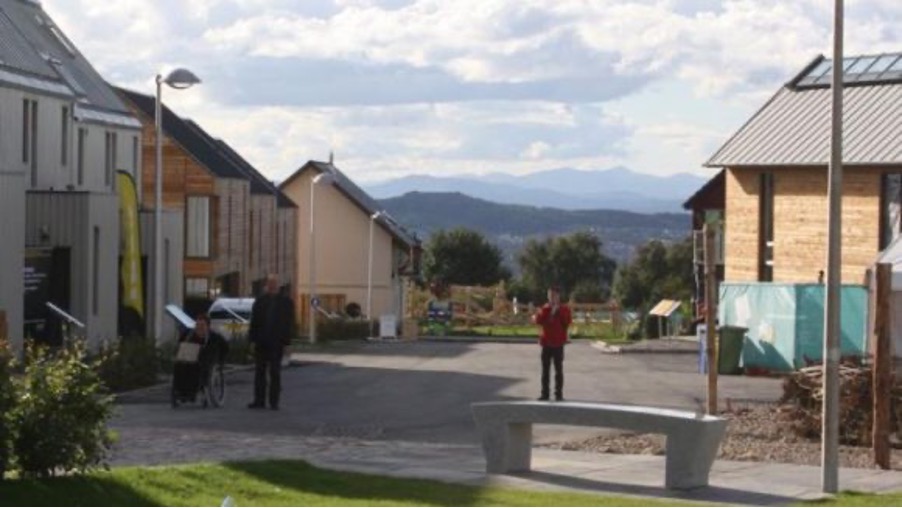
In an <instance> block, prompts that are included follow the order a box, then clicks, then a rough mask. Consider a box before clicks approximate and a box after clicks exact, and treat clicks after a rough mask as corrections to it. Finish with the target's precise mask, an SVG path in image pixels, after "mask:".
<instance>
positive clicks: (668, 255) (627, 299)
mask: <svg viewBox="0 0 902 508" xmlns="http://www.w3.org/2000/svg"><path fill="white" fill-rule="evenodd" d="M692 285H693V275H692V238H691V237H689V238H687V239H685V240H683V241H680V242H676V243H673V244H670V245H665V244H664V243H663V242H661V241H659V240H653V241H651V242H648V243H647V244H645V245H643V246H642V247H640V248H639V250H638V251H637V252H636V257H635V258H634V259H633V261H632V262H631V263H630V264H628V265H624V266H622V267H621V268H620V270H618V271H617V276H616V278H615V281H614V296H615V297H616V298H617V299H618V300H619V301H620V303H621V304H622V305H623V306H624V307H625V308H628V309H637V310H641V311H646V310H648V309H649V308H651V306H652V305H654V304H655V303H657V302H658V301H660V300H662V299H664V298H670V299H676V300H689V299H690V298H692Z"/></svg>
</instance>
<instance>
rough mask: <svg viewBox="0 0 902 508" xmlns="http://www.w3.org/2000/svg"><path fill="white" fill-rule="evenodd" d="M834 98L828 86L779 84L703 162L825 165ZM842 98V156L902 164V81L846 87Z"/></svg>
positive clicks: (850, 161)
mask: <svg viewBox="0 0 902 508" xmlns="http://www.w3.org/2000/svg"><path fill="white" fill-rule="evenodd" d="M830 97H831V89H830V88H801V89H798V88H794V87H792V86H791V85H787V86H785V87H783V88H781V89H780V90H779V91H778V92H777V93H776V95H774V96H773V97H772V98H771V99H770V101H768V102H767V103H766V104H765V105H764V106H763V107H762V108H761V109H760V110H758V112H757V113H755V115H754V116H752V118H750V119H749V120H748V122H746V124H745V125H743V126H742V127H741V128H740V129H739V131H738V132H737V133H736V134H734V135H733V137H732V138H730V139H729V140H728V141H727V142H726V143H725V144H724V145H723V146H722V147H721V148H720V150H718V151H717V153H715V154H714V155H713V156H712V157H711V159H710V160H709V161H708V162H707V163H705V165H706V166H709V167H728V166H823V165H827V164H828V162H829V160H830V118H831V116H830V115H831V102H830ZM843 102H844V106H843V161H844V162H845V163H846V164H855V165H899V164H902V83H882V84H859V85H858V86H850V87H845V88H843Z"/></svg>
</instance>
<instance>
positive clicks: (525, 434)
mask: <svg viewBox="0 0 902 508" xmlns="http://www.w3.org/2000/svg"><path fill="white" fill-rule="evenodd" d="M479 432H480V434H481V436H482V451H483V453H484V454H485V470H486V472H487V473H490V474H505V473H512V472H517V471H529V469H530V465H531V462H532V424H530V423H511V424H507V423H498V424H484V423H482V424H480V425H479Z"/></svg>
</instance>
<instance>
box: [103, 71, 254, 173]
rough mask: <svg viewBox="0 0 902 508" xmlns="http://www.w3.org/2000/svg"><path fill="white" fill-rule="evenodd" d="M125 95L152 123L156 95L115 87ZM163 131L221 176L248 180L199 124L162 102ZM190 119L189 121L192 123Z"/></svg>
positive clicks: (211, 170) (212, 171)
mask: <svg viewBox="0 0 902 508" xmlns="http://www.w3.org/2000/svg"><path fill="white" fill-rule="evenodd" d="M116 90H118V91H119V93H121V94H122V97H123V98H124V99H125V100H127V101H129V102H130V103H131V104H133V105H134V106H135V108H137V109H138V110H139V111H140V112H141V113H143V114H144V116H145V117H146V119H147V121H148V122H150V123H153V121H154V116H155V114H156V103H157V99H156V97H153V96H150V95H145V94H142V93H138V92H135V91H133V90H127V89H125V88H116ZM162 113H163V132H164V133H165V134H166V135H167V136H169V137H170V138H171V139H172V140H173V141H175V142H176V143H178V144H179V145H181V147H182V148H184V149H185V151H186V152H188V153H189V154H191V156H192V157H194V159H195V160H197V161H198V162H199V163H200V164H202V165H203V166H205V167H206V168H207V169H208V170H209V171H210V172H211V173H213V174H214V175H216V176H218V177H220V178H237V179H240V180H247V177H246V176H245V175H244V172H242V171H241V170H240V169H238V168H237V167H235V164H233V163H232V162H231V161H230V160H228V159H226V158H225V157H223V155H222V153H220V151H219V149H218V147H217V146H215V145H214V144H213V143H211V142H210V141H208V139H207V136H206V135H205V134H206V133H204V135H202V134H201V133H200V132H198V130H199V128H197V127H196V124H194V125H195V126H194V127H192V124H193V122H190V121H185V120H183V119H182V118H181V117H179V116H178V115H176V114H175V113H174V112H173V111H172V110H171V109H169V108H168V107H167V106H166V103H165V102H164V103H163V107H162ZM189 122H190V123H189Z"/></svg>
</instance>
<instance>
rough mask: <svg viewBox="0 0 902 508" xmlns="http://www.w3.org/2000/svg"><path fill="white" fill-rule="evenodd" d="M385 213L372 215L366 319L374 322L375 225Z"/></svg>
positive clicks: (380, 212)
mask: <svg viewBox="0 0 902 508" xmlns="http://www.w3.org/2000/svg"><path fill="white" fill-rule="evenodd" d="M384 215H385V212H382V211H379V212H376V213H374V214H373V215H370V250H369V261H368V263H367V284H366V319H367V320H372V319H373V317H372V311H373V224H374V223H375V222H376V221H377V220H379V218H380V217H382V216H384Z"/></svg>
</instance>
